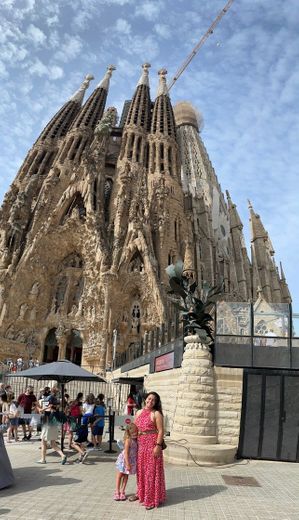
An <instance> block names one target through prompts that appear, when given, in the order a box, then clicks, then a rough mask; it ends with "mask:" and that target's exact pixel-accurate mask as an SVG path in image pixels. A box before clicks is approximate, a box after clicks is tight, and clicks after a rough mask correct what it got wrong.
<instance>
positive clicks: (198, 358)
mask: <svg viewBox="0 0 299 520" xmlns="http://www.w3.org/2000/svg"><path fill="white" fill-rule="evenodd" d="M185 342H186V343H187V345H186V347H185V352H184V356H183V362H182V373H181V375H180V376H179V385H178V387H179V390H178V396H177V407H176V412H175V416H174V427H173V432H172V435H171V437H172V438H173V439H182V438H183V439H185V440H186V441H188V443H201V444H214V443H216V440H217V439H216V402H215V385H214V371H213V367H212V358H211V353H210V350H209V347H208V346H207V345H204V344H202V343H200V338H199V337H198V336H197V335H195V336H187V337H186V338H185Z"/></svg>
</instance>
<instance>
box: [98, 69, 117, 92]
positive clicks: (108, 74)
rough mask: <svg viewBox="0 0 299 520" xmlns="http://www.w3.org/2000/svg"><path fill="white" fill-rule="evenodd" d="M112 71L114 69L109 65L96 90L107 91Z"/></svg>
mask: <svg viewBox="0 0 299 520" xmlns="http://www.w3.org/2000/svg"><path fill="white" fill-rule="evenodd" d="M114 70H116V67H115V66H114V65H109V66H108V67H107V71H106V73H105V76H104V77H103V79H102V81H100V83H99V84H98V85H97V88H102V89H104V90H108V89H109V83H110V78H111V76H112V73H113V71H114Z"/></svg>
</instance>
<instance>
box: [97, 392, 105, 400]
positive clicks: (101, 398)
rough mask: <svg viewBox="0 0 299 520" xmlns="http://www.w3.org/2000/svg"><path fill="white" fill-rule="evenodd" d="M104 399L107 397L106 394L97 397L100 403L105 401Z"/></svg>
mask: <svg viewBox="0 0 299 520" xmlns="http://www.w3.org/2000/svg"><path fill="white" fill-rule="evenodd" d="M104 397H105V396H104V394H99V395H98V397H97V399H98V400H99V401H104Z"/></svg>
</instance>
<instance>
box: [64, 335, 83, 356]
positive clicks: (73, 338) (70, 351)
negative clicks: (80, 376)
mask: <svg viewBox="0 0 299 520" xmlns="http://www.w3.org/2000/svg"><path fill="white" fill-rule="evenodd" d="M65 359H68V360H69V361H71V362H72V363H75V364H76V365H81V359H82V338H81V334H80V332H79V331H78V330H75V329H74V330H72V331H71V334H70V337H69V339H68V342H67V346H66V351H65Z"/></svg>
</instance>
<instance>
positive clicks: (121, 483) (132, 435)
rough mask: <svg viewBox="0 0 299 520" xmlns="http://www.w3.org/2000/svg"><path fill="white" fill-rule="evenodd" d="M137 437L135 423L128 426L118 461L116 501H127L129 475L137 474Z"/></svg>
mask: <svg viewBox="0 0 299 520" xmlns="http://www.w3.org/2000/svg"><path fill="white" fill-rule="evenodd" d="M137 435H138V429H137V426H135V424H134V423H131V424H129V426H127V428H126V431H125V435H124V444H125V447H124V449H123V451H122V452H121V453H120V454H119V456H118V458H117V461H116V468H117V470H118V471H117V474H116V490H115V492H114V497H113V498H114V500H126V499H127V497H126V494H125V490H126V485H127V482H128V478H129V475H135V474H136V463H137Z"/></svg>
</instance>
